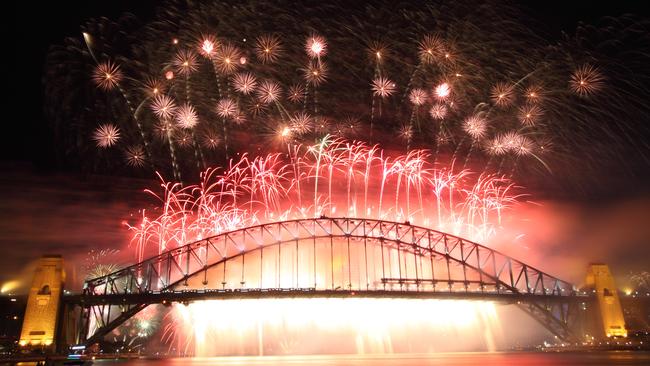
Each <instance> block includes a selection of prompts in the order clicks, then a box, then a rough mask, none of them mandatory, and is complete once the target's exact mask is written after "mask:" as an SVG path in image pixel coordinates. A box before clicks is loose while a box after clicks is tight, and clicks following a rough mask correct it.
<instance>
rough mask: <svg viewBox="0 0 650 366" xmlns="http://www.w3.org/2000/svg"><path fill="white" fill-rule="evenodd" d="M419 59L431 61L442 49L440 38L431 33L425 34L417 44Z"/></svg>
mask: <svg viewBox="0 0 650 366" xmlns="http://www.w3.org/2000/svg"><path fill="white" fill-rule="evenodd" d="M419 49H420V60H422V62H424V63H431V62H433V61H435V60H436V58H437V57H438V56H439V55H440V54H442V53H443V52H444V51H443V50H444V47H443V43H442V40H441V39H440V38H439V37H437V36H433V35H426V36H425V37H424V38H423V39H422V41H420V44H419Z"/></svg>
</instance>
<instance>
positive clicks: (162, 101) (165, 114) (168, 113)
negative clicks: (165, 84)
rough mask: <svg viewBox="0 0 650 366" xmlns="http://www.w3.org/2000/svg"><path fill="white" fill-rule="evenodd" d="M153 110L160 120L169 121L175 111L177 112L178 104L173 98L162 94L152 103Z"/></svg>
mask: <svg viewBox="0 0 650 366" xmlns="http://www.w3.org/2000/svg"><path fill="white" fill-rule="evenodd" d="M151 109H152V110H153V113H154V114H155V115H156V116H158V117H159V118H163V119H167V118H170V117H172V116H173V115H174V111H176V103H175V102H174V100H173V99H172V98H170V97H168V96H167V95H164V94H161V95H158V96H157V97H156V98H154V100H153V102H152V103H151Z"/></svg>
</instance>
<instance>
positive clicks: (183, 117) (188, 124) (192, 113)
mask: <svg viewBox="0 0 650 366" xmlns="http://www.w3.org/2000/svg"><path fill="white" fill-rule="evenodd" d="M175 119H176V123H177V124H178V126H179V127H181V128H186V129H190V128H194V126H196V125H197V124H198V123H199V116H198V115H197V114H196V110H195V109H194V107H193V106H192V105H190V104H189V103H185V104H183V105H182V106H181V107H180V108H178V110H177V111H176V115H175Z"/></svg>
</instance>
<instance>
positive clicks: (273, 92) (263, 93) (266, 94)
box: [256, 80, 282, 104]
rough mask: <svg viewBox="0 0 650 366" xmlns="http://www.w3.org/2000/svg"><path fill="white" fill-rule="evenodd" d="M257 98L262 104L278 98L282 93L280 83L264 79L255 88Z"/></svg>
mask: <svg viewBox="0 0 650 366" xmlns="http://www.w3.org/2000/svg"><path fill="white" fill-rule="evenodd" d="M256 93H257V98H258V99H259V100H260V101H261V102H262V103H264V104H270V103H273V102H275V101H277V100H278V99H280V95H281V94H282V89H281V88H280V85H278V83H276V82H274V81H270V80H264V81H263V82H262V83H261V84H260V86H259V88H257V90H256Z"/></svg>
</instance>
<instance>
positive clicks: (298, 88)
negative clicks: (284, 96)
mask: <svg viewBox="0 0 650 366" xmlns="http://www.w3.org/2000/svg"><path fill="white" fill-rule="evenodd" d="M288 98H289V100H290V101H291V102H294V103H298V102H301V101H302V100H303V99H304V98H305V88H304V87H303V86H302V85H300V84H294V85H292V86H291V87H289V95H288Z"/></svg>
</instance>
